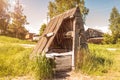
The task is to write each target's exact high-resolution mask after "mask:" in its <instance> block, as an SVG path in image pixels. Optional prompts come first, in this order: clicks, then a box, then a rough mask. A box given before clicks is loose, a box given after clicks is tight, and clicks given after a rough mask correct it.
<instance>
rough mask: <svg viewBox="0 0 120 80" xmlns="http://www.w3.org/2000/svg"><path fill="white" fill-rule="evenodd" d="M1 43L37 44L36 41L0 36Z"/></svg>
mask: <svg viewBox="0 0 120 80" xmlns="http://www.w3.org/2000/svg"><path fill="white" fill-rule="evenodd" d="M0 43H3V44H4V43H19V44H35V42H31V41H27V40H20V39H17V38H12V37H6V36H0Z"/></svg>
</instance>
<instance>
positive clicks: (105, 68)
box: [78, 44, 120, 80]
mask: <svg viewBox="0 0 120 80" xmlns="http://www.w3.org/2000/svg"><path fill="white" fill-rule="evenodd" d="M107 48H115V49H117V50H107ZM89 49H90V53H89V54H86V53H84V52H83V53H82V55H84V56H83V57H84V58H83V63H82V64H81V66H78V70H80V71H82V72H83V73H84V74H88V75H91V76H92V78H93V79H94V80H119V79H120V68H119V67H120V45H119V44H114V45H112V44H109V45H96V44H89ZM80 54H81V53H80Z"/></svg>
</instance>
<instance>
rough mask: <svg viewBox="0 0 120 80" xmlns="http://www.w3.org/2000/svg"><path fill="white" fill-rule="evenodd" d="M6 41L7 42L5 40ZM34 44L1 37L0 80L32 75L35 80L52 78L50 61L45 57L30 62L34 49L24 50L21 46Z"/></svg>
mask: <svg viewBox="0 0 120 80" xmlns="http://www.w3.org/2000/svg"><path fill="white" fill-rule="evenodd" d="M4 39H5V40H4ZM23 43H25V44H26V43H27V44H32V42H29V41H24V40H19V39H16V38H10V37H4V36H0V79H2V80H6V77H7V80H11V79H12V78H13V77H16V76H26V75H30V76H32V77H33V79H34V78H35V80H44V79H46V78H49V79H50V78H51V77H52V66H51V64H50V61H49V60H48V59H47V58H46V57H44V56H40V57H37V58H36V59H35V60H30V58H29V56H30V54H31V51H32V50H33V49H32V48H24V47H22V46H20V45H19V44H23Z"/></svg>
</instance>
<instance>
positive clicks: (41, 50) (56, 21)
mask: <svg viewBox="0 0 120 80" xmlns="http://www.w3.org/2000/svg"><path fill="white" fill-rule="evenodd" d="M58 20H59V19H58V18H55V19H53V24H52V26H48V27H50V28H49V29H48V30H47V33H50V32H52V29H53V28H54V27H55V25H56V24H57V23H58ZM50 38H51V37H50ZM44 39H45V40H44V41H43V43H42V45H41V46H40V47H39V49H38V51H37V52H38V53H41V52H43V49H44V47H45V46H46V44H47V42H48V41H49V39H47V38H44ZM45 52H46V51H45Z"/></svg>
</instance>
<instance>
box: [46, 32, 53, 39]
mask: <svg viewBox="0 0 120 80" xmlns="http://www.w3.org/2000/svg"><path fill="white" fill-rule="evenodd" d="M53 35H54V33H53V32H51V33H48V34H46V37H48V38H49V37H51V36H53Z"/></svg>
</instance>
